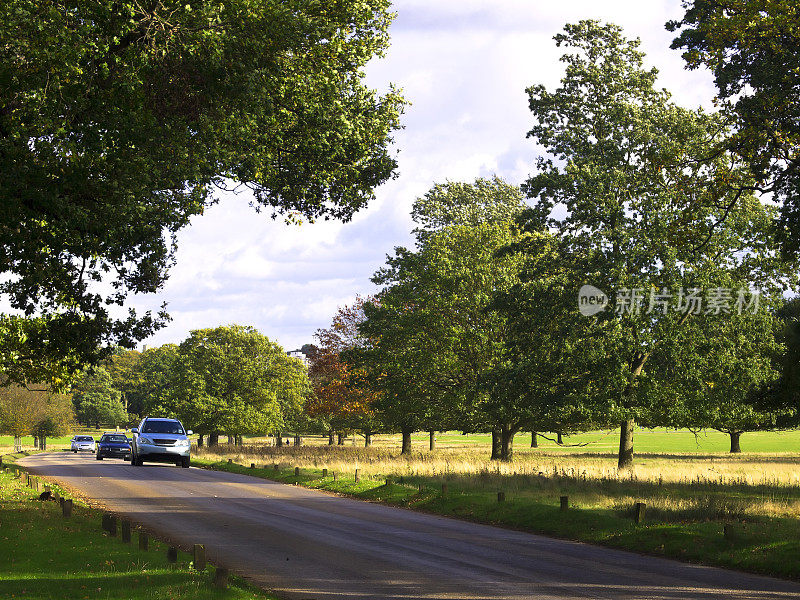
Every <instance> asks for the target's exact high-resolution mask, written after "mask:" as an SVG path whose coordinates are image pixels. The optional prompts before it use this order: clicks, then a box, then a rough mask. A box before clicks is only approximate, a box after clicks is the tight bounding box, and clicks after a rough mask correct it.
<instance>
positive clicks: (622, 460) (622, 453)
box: [617, 419, 633, 470]
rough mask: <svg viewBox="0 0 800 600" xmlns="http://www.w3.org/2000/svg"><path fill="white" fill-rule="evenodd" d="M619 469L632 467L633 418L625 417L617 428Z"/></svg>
mask: <svg viewBox="0 0 800 600" xmlns="http://www.w3.org/2000/svg"><path fill="white" fill-rule="evenodd" d="M617 468H618V469H620V470H624V469H632V468H633V419H626V420H625V421H622V422H621V423H620V428H619V461H618V462H617Z"/></svg>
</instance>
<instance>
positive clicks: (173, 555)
mask: <svg viewBox="0 0 800 600" xmlns="http://www.w3.org/2000/svg"><path fill="white" fill-rule="evenodd" d="M167 562H169V563H176V562H178V549H177V548H176V547H175V546H170V547H169V548H167Z"/></svg>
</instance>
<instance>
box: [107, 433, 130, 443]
mask: <svg viewBox="0 0 800 600" xmlns="http://www.w3.org/2000/svg"><path fill="white" fill-rule="evenodd" d="M100 441H101V442H122V443H125V442H127V441H128V438H126V437H125V436H124V435H104V436H103V437H102V438H100Z"/></svg>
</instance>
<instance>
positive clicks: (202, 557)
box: [192, 544, 206, 571]
mask: <svg viewBox="0 0 800 600" xmlns="http://www.w3.org/2000/svg"><path fill="white" fill-rule="evenodd" d="M192 554H193V555H194V556H193V558H192V560H193V562H194V570H195V571H205V570H206V547H205V546H204V545H203V544H195V545H194V546H193V547H192Z"/></svg>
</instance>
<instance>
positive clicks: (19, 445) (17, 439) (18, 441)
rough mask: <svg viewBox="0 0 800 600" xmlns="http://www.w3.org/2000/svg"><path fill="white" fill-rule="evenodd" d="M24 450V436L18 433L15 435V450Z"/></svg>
mask: <svg viewBox="0 0 800 600" xmlns="http://www.w3.org/2000/svg"><path fill="white" fill-rule="evenodd" d="M20 450H22V438H21V437H19V436H18V435H15V436H14V452H19V451H20Z"/></svg>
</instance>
